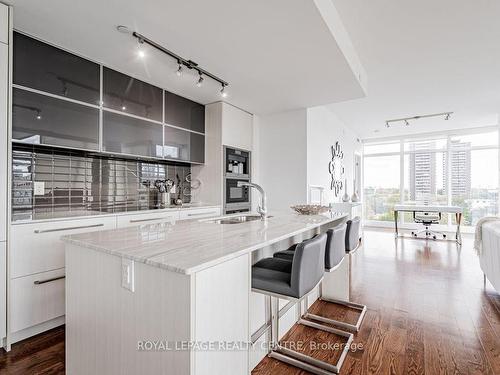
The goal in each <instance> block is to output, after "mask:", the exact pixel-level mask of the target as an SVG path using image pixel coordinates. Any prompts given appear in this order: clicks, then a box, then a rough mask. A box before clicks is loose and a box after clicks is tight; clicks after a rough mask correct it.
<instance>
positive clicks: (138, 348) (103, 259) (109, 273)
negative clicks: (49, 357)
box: [66, 244, 194, 375]
mask: <svg viewBox="0 0 500 375" xmlns="http://www.w3.org/2000/svg"><path fill="white" fill-rule="evenodd" d="M66 275H67V276H66V372H67V373H68V374H72V375H87V374H120V375H137V374H141V375H157V374H164V375H188V374H194V372H193V371H192V366H191V353H190V351H189V350H168V349H169V348H170V349H175V348H176V346H177V348H180V349H182V347H181V346H182V345H185V344H186V343H189V340H190V338H191V327H192V325H191V318H190V317H191V304H190V301H191V298H192V297H191V290H192V288H191V277H190V276H187V275H183V274H180V273H175V272H170V271H167V270H164V269H161V268H159V267H153V266H150V265H147V264H144V263H141V262H134V279H135V280H134V292H131V291H129V290H127V289H125V288H123V287H122V286H121V282H122V277H121V276H122V257H120V256H114V255H110V254H107V253H101V252H98V251H93V250H90V249H88V248H81V247H77V246H75V245H71V244H67V247H66ZM154 342H156V343H159V342H162V345H163V344H164V345H169V346H168V347H167V346H163V347H159V346H157V347H156V348H159V349H158V350H155V349H154V347H152V346H151V345H155V344H154ZM157 345H159V344H157Z"/></svg>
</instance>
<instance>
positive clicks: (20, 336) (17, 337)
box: [8, 315, 66, 344]
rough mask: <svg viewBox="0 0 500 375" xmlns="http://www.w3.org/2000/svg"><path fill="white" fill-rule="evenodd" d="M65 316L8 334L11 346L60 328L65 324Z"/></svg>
mask: <svg viewBox="0 0 500 375" xmlns="http://www.w3.org/2000/svg"><path fill="white" fill-rule="evenodd" d="M65 318H66V317H65V316H64V315H63V316H59V317H57V318H54V319H52V320H49V321H47V322H43V323H41V324H37V325H36V326H33V327H29V328H26V329H23V330H21V331H17V332H11V333H9V334H8V340H9V342H10V344H14V343H16V342H19V341H22V340H25V339H27V338H29V337H32V336H35V335H38V334H39V333H42V332H45V331H48V330H49V329H52V328H55V327H59V326H61V325H63V324H64V323H65Z"/></svg>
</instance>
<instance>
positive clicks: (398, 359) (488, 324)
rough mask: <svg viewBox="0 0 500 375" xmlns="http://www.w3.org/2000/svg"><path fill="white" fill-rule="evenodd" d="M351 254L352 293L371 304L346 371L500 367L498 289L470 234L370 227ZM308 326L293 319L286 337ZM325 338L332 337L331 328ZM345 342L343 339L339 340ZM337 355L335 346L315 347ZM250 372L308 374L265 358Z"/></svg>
mask: <svg viewBox="0 0 500 375" xmlns="http://www.w3.org/2000/svg"><path fill="white" fill-rule="evenodd" d="M363 243H364V245H363V247H362V248H360V249H359V250H358V251H357V252H355V253H354V254H353V255H352V258H351V262H352V300H353V301H357V302H361V303H364V304H366V305H368V312H367V315H366V317H365V320H364V323H363V325H362V329H361V330H360V332H359V333H357V334H356V335H355V338H354V342H355V343H357V344H362V345H363V349H362V350H358V351H356V352H351V353H349V355H348V357H347V359H346V361H345V362H344V366H343V368H342V371H341V374H342V375H344V374H412V375H413V374H415V375H417V374H428V375H435V374H500V295H499V294H498V293H496V292H495V291H494V290H493V289H492V287H491V286H490V285H488V284H487V285H486V288H483V275H482V272H481V270H480V268H479V262H478V259H477V257H476V255H475V253H474V251H473V250H472V236H464V244H463V246H462V248H461V249H458V248H457V246H456V245H455V244H453V243H450V242H432V241H429V242H426V241H423V240H412V239H405V240H401V239H400V240H398V242H397V243H396V242H395V240H394V239H393V234H392V232H389V231H375V230H367V231H365V235H364V241H363ZM313 308H314V309H315V310H316V312H319V313H321V314H322V315H325V316H332V317H335V316H337V317H342V316H344V317H345V318H347V320H350V321H352V320H353V319H355V315H353V314H352V313H350V312H347V313H346V311H345V310H344V309H341V308H338V307H335V306H333V305H331V304H326V303H323V302H321V303H316V304H315V305H314V306H313ZM312 335H313V333H312V332H311V329H310V328H306V327H303V326H294V327H293V328H292V330H291V331H290V332H289V333H288V334H287V336H286V337H285V338H284V340H287V341H288V340H290V341H294V340H302V341H304V342H306V344H305V345H306V346H307V342H309V341H311V340H314V339H318V340H321V338H318V337H317V335H316V336H312ZM323 339H324V340H326V341H328V340H335V338H334V337H332V336H331V335H330V336H329V337H327V338H323ZM339 342H341V341H339ZM310 354H312V355H313V356H315V357H316V358H320V359H327V360H332V359H333V360H335V358H332V357H334V356H335V353H332V352H330V353H327V352H315V353H310ZM252 374H253V375H266V374H273V375H280V374H283V375H285V374H286V375H295V374H297V375H298V374H306V372H305V371H300V370H298V369H296V368H294V367H291V366H288V365H285V364H283V363H280V362H278V361H276V360H274V359H271V358H265V359H264V360H263V361H262V362H261V363H260V364H259V365H258V366H257V367H256V368H255V370H254V371H253V372H252Z"/></svg>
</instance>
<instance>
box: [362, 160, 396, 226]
mask: <svg viewBox="0 0 500 375" xmlns="http://www.w3.org/2000/svg"><path fill="white" fill-rule="evenodd" d="M364 170H365V179H364V181H365V183H364V195H363V196H364V201H365V218H366V219H369V220H377V221H392V220H394V212H393V208H394V204H396V203H398V202H399V200H400V197H399V191H400V190H399V155H390V156H377V157H370V158H366V159H365V165H364ZM381 171H383V173H380V172H381Z"/></svg>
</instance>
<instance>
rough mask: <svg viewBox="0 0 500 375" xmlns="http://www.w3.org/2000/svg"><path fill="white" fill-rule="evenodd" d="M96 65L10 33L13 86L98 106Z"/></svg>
mask: <svg viewBox="0 0 500 375" xmlns="http://www.w3.org/2000/svg"><path fill="white" fill-rule="evenodd" d="M99 76H100V73H99V65H98V64H96V63H93V62H91V61H89V60H86V59H83V58H81V57H79V56H76V55H74V54H72V53H69V52H66V51H63V50H61V49H59V48H55V47H53V46H51V45H48V44H46V43H43V42H40V41H38V40H36V39H33V38H30V37H28V36H26V35H23V34H20V33H17V32H16V33H14V65H13V79H14V84H18V85H22V86H26V87H30V88H33V89H36V90H40V91H45V92H48V93H51V94H56V95H60V96H64V97H67V98H70V99H76V100H80V101H82V102H86V103H90V104H94V105H98V104H99V79H100V78H99Z"/></svg>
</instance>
